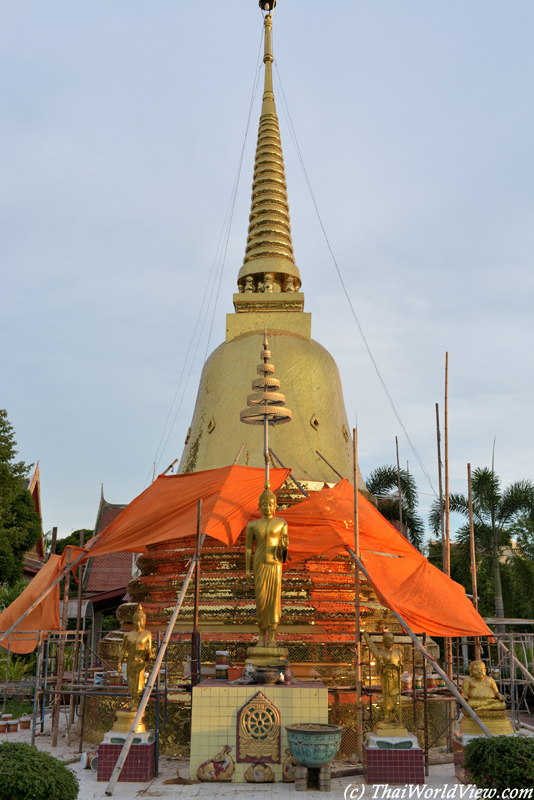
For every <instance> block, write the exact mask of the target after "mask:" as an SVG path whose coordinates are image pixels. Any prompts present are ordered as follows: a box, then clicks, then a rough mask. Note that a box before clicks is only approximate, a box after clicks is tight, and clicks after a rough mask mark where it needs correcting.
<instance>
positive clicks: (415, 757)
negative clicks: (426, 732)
mask: <svg viewBox="0 0 534 800" xmlns="http://www.w3.org/2000/svg"><path fill="white" fill-rule="evenodd" d="M363 769H364V777H365V782H366V783H368V784H375V783H400V784H407V783H408V784H410V783H411V784H419V783H424V782H425V764H424V758H423V751H422V750H419V749H417V750H380V749H378V748H374V747H369V748H368V747H366V746H365V745H364V747H363Z"/></svg>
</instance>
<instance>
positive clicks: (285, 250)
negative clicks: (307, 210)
mask: <svg viewBox="0 0 534 800" xmlns="http://www.w3.org/2000/svg"><path fill="white" fill-rule="evenodd" d="M275 5H276V2H275V0H260V8H261V9H262V10H263V11H267V12H268V13H267V14H266V15H265V18H264V26H265V51H264V56H263V62H264V64H265V83H264V89H263V103H262V107H261V117H260V125H259V131H258V145H257V148H256V158H255V162H254V178H253V182H252V203H251V208H250V217H249V221H250V225H249V228H248V237H247V246H246V249H245V258H244V260H243V266H242V267H241V270H240V271H239V275H238V278H237V283H238V287H239V291H240V292H242V293H245V294H251V293H253V294H258V293H264V294H277V295H279V294H280V293H283V294H286V293H287V292H299V290H300V285H301V280H300V272H299V270H298V268H297V266H296V264H295V257H294V255H293V242H292V241H291V225H290V220H289V203H288V200H287V184H286V175H285V168H284V156H283V153H282V143H281V140H280V129H279V126H278V116H277V114H276V105H275V102H274V91H273V69H272V65H273V61H274V58H273V54H272V46H271V31H272V26H273V18H272V13H271V12H272V9H273V8H274V7H275ZM301 304H302V306H303V300H302V301H301ZM301 310H302V309H301Z"/></svg>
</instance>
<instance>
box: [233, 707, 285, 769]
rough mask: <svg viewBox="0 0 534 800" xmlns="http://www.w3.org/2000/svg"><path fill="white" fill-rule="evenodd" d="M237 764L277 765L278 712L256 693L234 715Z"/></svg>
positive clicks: (278, 740) (278, 759)
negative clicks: (236, 717) (235, 721)
mask: <svg viewBox="0 0 534 800" xmlns="http://www.w3.org/2000/svg"><path fill="white" fill-rule="evenodd" d="M237 733H238V755H237V760H238V762H243V761H264V762H265V761H270V762H274V763H278V762H279V761H280V712H279V711H278V709H277V708H276V706H274V705H273V704H272V703H271V701H270V700H269V699H268V698H267V697H265V695H264V694H263V693H262V692H258V694H257V695H255V696H254V697H253V698H252V699H251V700H249V702H248V703H247V704H246V705H245V706H243V708H242V709H241V711H240V712H239V714H238V729H237Z"/></svg>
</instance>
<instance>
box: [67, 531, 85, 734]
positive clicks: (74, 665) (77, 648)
mask: <svg viewBox="0 0 534 800" xmlns="http://www.w3.org/2000/svg"><path fill="white" fill-rule="evenodd" d="M79 544H80V547H81V548H83V547H85V528H82V529H81V530H80V541H79ZM82 600H83V567H82V566H81V565H80V567H79V569H78V605H77V608H76V643H75V645H74V659H73V661H72V676H73V678H74V675H75V673H76V672H77V671H78V658H79V656H80V628H81V625H82ZM74 704H75V697H74V695H72V697H71V700H70V724H71V725H73V724H74V711H75V707H74Z"/></svg>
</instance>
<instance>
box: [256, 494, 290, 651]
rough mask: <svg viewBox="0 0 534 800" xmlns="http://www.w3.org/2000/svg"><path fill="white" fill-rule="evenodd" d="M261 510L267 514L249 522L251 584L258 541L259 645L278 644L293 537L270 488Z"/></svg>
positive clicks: (257, 607) (262, 502) (257, 595)
mask: <svg viewBox="0 0 534 800" xmlns="http://www.w3.org/2000/svg"><path fill="white" fill-rule="evenodd" d="M260 509H261V511H262V514H263V516H262V517H261V518H260V519H258V520H255V521H254V522H249V523H248V525H247V549H246V554H245V562H246V571H247V583H248V584H250V583H251V574H250V562H251V560H252V549H253V546H254V542H255V543H256V549H255V551H254V592H255V595H256V621H257V623H258V628H259V632H260V636H259V639H258V647H274V646H275V639H276V629H277V627H278V625H279V624H280V619H281V616H282V564H283V563H284V562H285V560H286V558H287V549H288V546H289V537H288V534H287V522H286V521H285V520H283V519H280V518H279V517H275V516H274V512H275V511H276V495H275V494H274V492H272V491H271V490H270V489H265V491H264V492H263V493H262V494H261V496H260Z"/></svg>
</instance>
